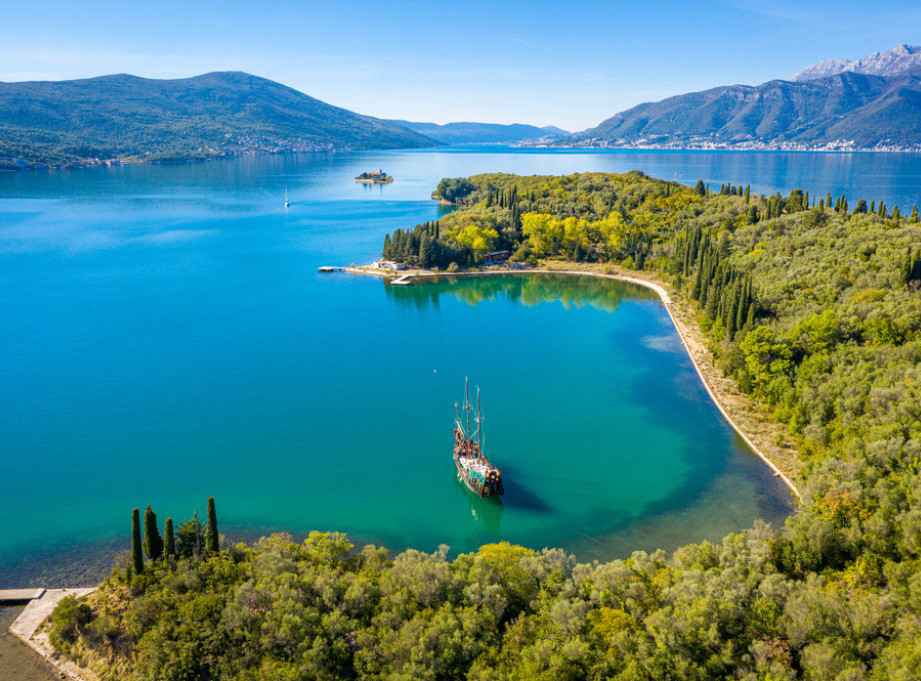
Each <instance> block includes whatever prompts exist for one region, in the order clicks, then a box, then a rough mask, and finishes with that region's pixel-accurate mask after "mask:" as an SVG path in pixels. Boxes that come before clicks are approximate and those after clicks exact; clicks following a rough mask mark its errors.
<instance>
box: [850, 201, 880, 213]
mask: <svg viewBox="0 0 921 681" xmlns="http://www.w3.org/2000/svg"><path fill="white" fill-rule="evenodd" d="M860 201H863V199H861V200H860ZM860 201H858V202H857V208H855V209H854V212H855V213H866V212H867V211H866V210H858V208H860ZM863 204H864V208H866V205H867V202H866V201H863ZM870 212H871V213H875V212H876V201H870Z"/></svg>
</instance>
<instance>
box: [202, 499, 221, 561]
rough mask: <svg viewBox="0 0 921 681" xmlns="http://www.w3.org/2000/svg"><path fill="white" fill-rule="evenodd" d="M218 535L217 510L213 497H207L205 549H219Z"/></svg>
mask: <svg viewBox="0 0 921 681" xmlns="http://www.w3.org/2000/svg"><path fill="white" fill-rule="evenodd" d="M219 544H220V536H219V535H218V533H217V512H216V511H215V510H214V497H208V524H207V526H206V527H205V550H206V551H210V552H211V553H217V552H218V551H219V550H220V546H219Z"/></svg>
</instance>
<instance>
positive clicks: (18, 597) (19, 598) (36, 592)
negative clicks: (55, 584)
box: [0, 589, 45, 605]
mask: <svg viewBox="0 0 921 681" xmlns="http://www.w3.org/2000/svg"><path fill="white" fill-rule="evenodd" d="M44 593H45V590H44V589H0V605H18V604H20V603H28V602H29V601H34V600H35V599H36V598H41V597H42V594H44Z"/></svg>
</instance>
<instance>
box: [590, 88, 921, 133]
mask: <svg viewBox="0 0 921 681" xmlns="http://www.w3.org/2000/svg"><path fill="white" fill-rule="evenodd" d="M576 143H577V144H581V145H588V146H592V145H601V146H605V145H608V146H635V145H659V146H665V147H708V146H717V147H723V146H724V147H739V148H762V147H769V148H793V149H795V148H825V147H828V148H854V149H873V148H916V147H921V78H919V77H918V76H917V75H910V74H906V75H901V76H896V77H882V76H874V75H868V74H862V73H854V72H843V73H838V74H835V75H832V76H829V77H825V78H820V79H816V80H808V81H804V82H791V81H785V80H775V81H771V82H769V83H764V84H763V85H758V86H755V87H751V86H747V85H730V86H724V87H717V88H713V89H711V90H705V91H703V92H692V93H689V94H684V95H679V96H677V97H670V98H668V99H664V100H662V101H660V102H651V103H646V104H640V105H639V106H636V107H634V108H632V109H629V110H627V111H624V112H622V113H619V114H617V115H615V116H612V117H611V118H609V119H607V120H605V121H603V122H602V123H600V124H599V125H598V126H597V127H595V128H592V129H591V130H587V131H585V132H584V133H581V134H580V135H579V137H578V138H577V141H576Z"/></svg>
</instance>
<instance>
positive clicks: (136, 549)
mask: <svg viewBox="0 0 921 681" xmlns="http://www.w3.org/2000/svg"><path fill="white" fill-rule="evenodd" d="M131 565H132V567H133V568H134V574H136V575H139V574H141V573H143V572H144V549H143V548H141V511H140V509H137V508H136V509H134V510H133V511H131Z"/></svg>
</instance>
